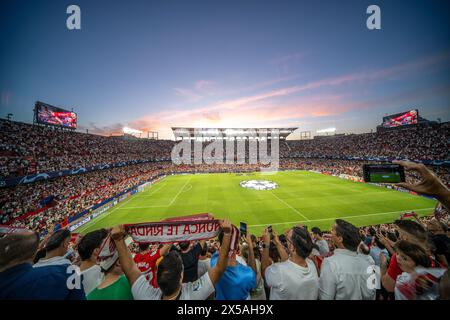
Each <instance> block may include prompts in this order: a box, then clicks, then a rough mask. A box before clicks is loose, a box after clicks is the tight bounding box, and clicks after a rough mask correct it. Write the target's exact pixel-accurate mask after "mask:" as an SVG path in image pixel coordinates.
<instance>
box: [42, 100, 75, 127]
mask: <svg viewBox="0 0 450 320" xmlns="http://www.w3.org/2000/svg"><path fill="white" fill-rule="evenodd" d="M35 114H36V115H35V117H36V122H37V123H40V124H46V125H53V126H58V127H63V128H68V129H76V128H77V120H78V119H77V114H76V113H75V112H72V111H68V110H64V109H61V108H58V107H55V106H52V105H49V104H46V103H43V102H39V101H38V102H36V105H35Z"/></svg>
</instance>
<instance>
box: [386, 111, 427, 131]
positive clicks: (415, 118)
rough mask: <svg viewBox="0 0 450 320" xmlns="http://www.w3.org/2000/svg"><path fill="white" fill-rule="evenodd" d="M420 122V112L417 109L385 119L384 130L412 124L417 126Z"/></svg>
mask: <svg viewBox="0 0 450 320" xmlns="http://www.w3.org/2000/svg"><path fill="white" fill-rule="evenodd" d="M418 122H419V111H418V110H417V109H414V110H411V111H407V112H402V113H397V114H393V115H390V116H386V117H383V127H384V128H393V127H400V126H407V125H411V124H417V123H418Z"/></svg>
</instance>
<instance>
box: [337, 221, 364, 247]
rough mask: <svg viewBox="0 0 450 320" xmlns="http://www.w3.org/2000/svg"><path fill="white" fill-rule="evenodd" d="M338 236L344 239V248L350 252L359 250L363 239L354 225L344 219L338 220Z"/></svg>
mask: <svg viewBox="0 0 450 320" xmlns="http://www.w3.org/2000/svg"><path fill="white" fill-rule="evenodd" d="M336 234H337V235H338V236H339V237H342V244H343V245H344V248H346V249H348V250H350V251H356V250H358V246H359V243H360V242H361V237H360V235H359V229H358V228H357V227H355V226H354V225H352V224H351V223H350V222H347V221H344V220H342V219H336Z"/></svg>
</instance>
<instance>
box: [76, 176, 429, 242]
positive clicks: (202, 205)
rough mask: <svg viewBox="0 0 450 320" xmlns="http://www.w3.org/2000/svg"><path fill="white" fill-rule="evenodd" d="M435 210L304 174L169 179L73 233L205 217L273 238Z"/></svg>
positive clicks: (414, 200)
mask: <svg viewBox="0 0 450 320" xmlns="http://www.w3.org/2000/svg"><path fill="white" fill-rule="evenodd" d="M254 179H261V180H270V181H274V182H276V183H278V188H277V189H275V190H260V191H258V190H251V189H245V188H242V187H241V186H240V182H241V181H243V180H254ZM434 205H435V202H434V201H433V200H430V199H426V198H423V197H420V196H413V195H410V194H407V193H403V192H398V191H393V190H389V189H386V188H383V187H377V186H373V185H369V184H365V183H358V182H352V181H348V180H343V179H339V178H336V177H332V176H326V175H322V174H318V173H312V172H307V171H284V172H277V173H275V174H270V175H268V174H262V173H254V174H243V175H238V174H234V173H220V174H195V175H194V174H190V175H173V176H168V177H166V178H164V179H163V180H161V181H160V182H158V183H155V184H154V185H152V186H151V187H148V188H147V189H146V190H145V191H144V192H139V193H137V194H136V195H134V196H131V197H130V198H128V199H126V200H124V201H122V202H120V203H119V204H118V205H116V206H114V207H112V208H111V209H109V210H108V211H107V212H105V213H104V214H103V215H101V216H99V217H97V218H96V219H94V220H93V221H91V222H89V223H88V224H86V225H84V226H82V227H80V228H79V229H77V230H76V232H81V233H86V232H88V231H92V230H95V229H98V228H101V227H111V226H114V225H116V224H121V223H135V222H146V221H159V220H160V219H163V218H167V217H174V216H181V215H191V214H196V213H204V212H208V213H211V214H213V215H214V216H215V217H216V218H228V219H230V220H231V221H232V222H233V223H234V224H235V225H237V226H238V225H239V222H240V221H244V222H247V224H248V227H249V229H250V231H251V232H252V233H255V234H257V235H259V234H261V232H262V229H263V228H264V227H265V226H267V225H272V226H273V228H274V229H275V230H276V231H277V232H280V231H284V230H285V229H287V228H288V227H290V226H292V225H295V224H299V223H302V224H306V225H308V226H309V227H313V226H318V227H320V228H322V229H325V230H329V229H330V226H331V225H332V224H333V222H334V219H336V218H342V219H345V220H348V221H350V222H352V223H353V224H355V225H357V226H362V225H369V224H378V223H386V222H392V221H394V220H395V219H397V218H398V217H399V216H400V214H401V213H402V212H404V211H411V210H414V211H416V212H418V213H419V214H420V215H428V214H430V213H432V212H433V208H434Z"/></svg>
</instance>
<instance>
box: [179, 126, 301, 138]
mask: <svg viewBox="0 0 450 320" xmlns="http://www.w3.org/2000/svg"><path fill="white" fill-rule="evenodd" d="M295 130H297V128H187V127H172V131H173V134H174V136H175V139H177V138H194V137H205V138H211V139H214V138H219V139H220V138H238V137H239V138H248V137H252V136H260V135H262V136H264V135H267V138H269V139H270V138H271V136H272V134H276V132H278V135H279V138H280V139H286V137H287V136H289V135H290V134H291V133H292V132H294V131H295Z"/></svg>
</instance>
